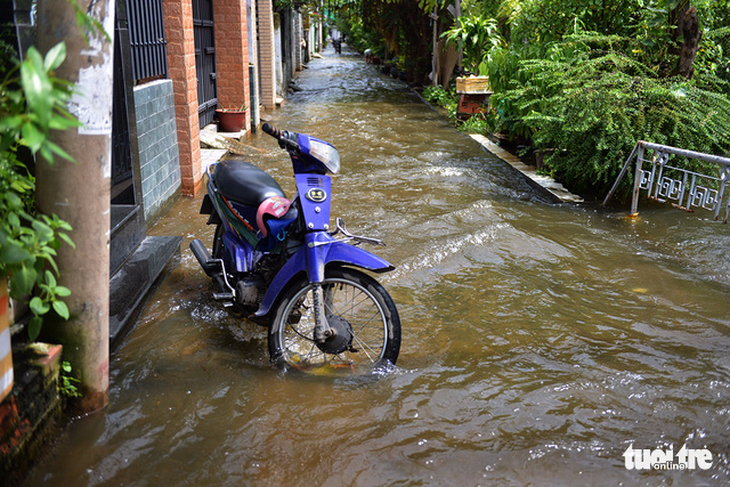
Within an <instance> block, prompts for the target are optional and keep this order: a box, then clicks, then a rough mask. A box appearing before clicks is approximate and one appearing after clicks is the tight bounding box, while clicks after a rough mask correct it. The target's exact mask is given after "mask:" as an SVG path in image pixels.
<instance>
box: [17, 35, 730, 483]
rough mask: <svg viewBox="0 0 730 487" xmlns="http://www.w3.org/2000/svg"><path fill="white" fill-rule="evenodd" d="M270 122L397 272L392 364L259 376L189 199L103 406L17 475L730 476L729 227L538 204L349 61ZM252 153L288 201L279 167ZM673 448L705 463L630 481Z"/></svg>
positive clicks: (408, 100)
mask: <svg viewBox="0 0 730 487" xmlns="http://www.w3.org/2000/svg"><path fill="white" fill-rule="evenodd" d="M270 123H272V124H273V125H275V126H277V127H279V128H281V129H288V130H292V131H296V132H305V133H308V134H311V135H313V136H315V137H318V138H321V139H324V140H326V141H328V142H330V143H332V144H333V145H334V146H335V147H336V148H337V149H338V150H339V152H340V155H341V158H342V169H341V171H340V174H339V175H338V176H337V177H335V178H334V179H333V184H332V193H333V211H332V213H333V217H334V216H341V217H342V218H343V219H344V221H345V222H346V223H347V226H348V228H349V229H350V230H351V231H352V232H353V233H357V234H361V235H368V236H372V237H377V238H380V239H382V240H384V241H385V242H386V243H387V246H386V247H382V248H377V249H369V250H373V251H374V252H376V253H377V254H378V255H380V256H382V257H383V258H385V259H386V260H388V261H389V262H391V263H393V264H394V265H395V266H396V270H395V271H393V272H391V273H388V274H384V275H380V276H378V279H379V280H380V282H381V283H382V284H383V285H384V286H385V287H386V288H387V289H388V291H389V292H390V294H391V295H392V297H393V299H394V300H395V302H396V304H397V306H398V309H399V312H400V317H401V322H402V330H403V337H402V345H401V352H400V357H399V359H398V363H397V366H396V367H395V370H393V371H392V372H390V373H388V374H385V375H377V376H373V377H348V376H337V377H303V376H302V375H298V374H282V373H280V372H279V371H277V370H275V369H274V368H273V367H272V366H271V365H270V364H269V357H268V352H267V345H266V329H265V328H263V327H261V326H258V325H255V324H253V323H249V322H246V321H241V320H237V319H234V318H233V317H231V316H229V315H228V314H227V313H226V312H225V311H224V310H223V309H222V308H221V307H220V306H219V305H218V304H217V303H216V302H214V301H213V299H212V297H211V296H210V293H211V290H212V285H211V283H210V281H209V279H208V278H207V277H206V276H205V274H204V273H203V272H202V271H201V269H200V266H199V265H198V263H197V262H196V261H195V258H194V257H193V255H192V254H191V252H190V251H189V250H188V248H187V246H188V243H189V241H190V240H191V239H192V238H200V239H201V240H202V241H203V242H204V243H205V244H206V245H210V243H211V240H212V238H213V230H214V228H213V227H208V226H206V219H207V217H205V216H202V215H199V214H198V210H199V207H200V202H201V200H202V195H200V196H199V197H196V198H194V199H188V198H184V199H181V200H179V202H178V203H177V204H176V205H175V206H174V207H172V208H171V209H170V210H169V212H168V213H167V214H166V216H165V217H163V218H162V220H161V221H160V223H159V224H158V225H157V226H156V227H155V228H153V229H152V231H151V233H153V234H157V235H182V236H183V237H184V242H183V244H182V247H181V255H180V258H179V259H178V260H177V261H176V262H174V263H173V264H174V265H170V266H169V272H168V273H167V274H166V277H165V278H164V280H163V281H162V282H160V283H159V284H158V285H157V286H156V288H155V289H154V290H153V292H152V293H151V294H150V296H149V300H148V302H147V304H146V306H145V308H144V309H143V310H142V313H141V315H140V317H139V319H138V322H137V325H136V328H135V329H134V330H133V331H132V332H131V333H130V335H129V336H128V337H127V338H126V340H125V341H124V343H123V344H122V345H121V346H120V348H119V349H118V350H117V352H116V353H115V355H114V356H113V357H112V363H111V372H110V373H111V387H110V401H111V404H110V406H109V407H108V408H107V409H106V410H105V411H104V412H103V413H100V414H97V415H95V416H92V417H89V418H85V419H82V420H77V421H76V422H74V423H73V424H72V426H71V427H70V429H69V430H68V432H67V433H66V434H64V436H63V437H62V438H61V440H60V441H59V443H58V446H57V449H56V451H55V453H54V454H53V456H52V457H51V458H49V459H47V460H46V461H45V462H44V463H43V464H41V465H39V467H38V468H37V469H36V470H35V471H34V472H33V473H32V475H31V477H30V478H29V479H28V481H27V485H33V486H36V485H53V486H65V485H69V486H70V485H74V486H79V485H84V486H102V485H104V486H106V485H125V486H161V485H220V486H238V485H261V486H264V485H307V486H309V485H312V486H315V485H324V486H341V485H358V486H376V485H378V486H380V485H383V486H385V485H469V486H474V485H515V486H517V485H690V484H695V485H696V484H703V485H714V484H723V483H727V482H728V477H729V476H730V462H729V460H728V453H730V354H729V353H728V351H729V350H730V302H729V301H728V293H729V292H730V257H728V255H727V251H726V249H727V248H728V246H730V226H728V225H723V224H719V223H715V222H713V221H711V215H710V214H709V213H708V214H707V215H705V214H702V213H697V214H694V215H689V214H685V213H683V212H680V211H676V210H673V209H671V208H670V207H668V206H667V207H661V208H657V207H652V208H648V207H647V206H646V205H644V208H642V211H641V216H640V218H639V219H638V220H637V221H635V222H632V221H629V220H627V219H625V218H624V216H625V212H624V211H623V210H624V209H616V210H614V211H606V210H603V209H600V208H598V207H596V206H592V205H590V204H585V205H551V204H548V203H547V202H546V201H544V200H543V199H542V198H541V196H540V195H539V194H537V193H535V192H534V191H533V190H532V189H531V187H530V186H529V185H527V184H526V183H525V182H524V181H523V180H522V179H521V177H520V176H518V175H516V174H515V172H514V171H513V170H512V169H511V168H510V167H509V166H508V165H507V164H505V163H504V162H502V161H500V160H499V159H497V158H496V157H493V156H491V155H490V154H489V153H487V152H485V151H484V150H483V149H481V147H480V146H479V144H477V143H476V142H474V141H473V140H472V139H471V138H469V137H468V136H467V135H465V134H462V133H460V132H458V131H456V130H455V129H454V128H453V127H452V126H451V125H450V124H449V123H448V121H447V120H445V119H444V118H443V117H442V116H441V115H439V114H438V113H437V112H435V111H434V110H432V109H431V108H430V107H429V106H428V105H426V104H424V103H423V102H422V100H421V99H420V98H419V97H418V95H416V94H415V93H414V92H413V91H412V90H411V89H410V88H408V87H407V85H406V84H404V83H402V82H400V81H398V80H394V79H392V78H390V77H388V76H385V75H383V74H381V73H380V72H379V71H378V69H377V68H376V67H375V66H371V65H368V64H366V63H365V62H364V60H363V59H362V57H360V56H357V55H355V54H354V53H353V52H352V51H349V50H347V49H344V50H343V54H342V55H335V53H334V51H333V50H332V49H331V48H329V49H328V50H327V51H325V53H324V57H323V58H322V59H315V60H313V61H312V62H311V63H309V65H308V68H307V69H305V70H304V71H303V72H302V73H301V74H300V75H299V77H298V78H297V79H296V90H295V91H294V92H293V94H292V95H291V96H290V97H289V99H288V100H287V102H286V103H285V105H284V106H283V107H282V108H281V109H280V110H277V111H276V112H274V113H273V115H272V120H271V121H270ZM247 143H249V144H250V146H251V151H250V155H249V156H247V158H246V159H247V160H249V161H250V162H252V163H254V164H256V165H257V166H259V167H261V168H262V169H265V170H266V171H268V172H269V173H270V174H271V175H272V176H274V177H275V178H276V179H277V180H278V181H279V182H280V184H281V186H282V187H283V188H284V190H285V191H286V192H287V194H288V195H291V194H292V193H293V191H294V178H293V176H292V172H291V163H290V161H289V159H288V157H287V155H286V153H285V152H284V151H282V150H281V149H279V147H278V146H277V144H276V142H275V141H274V140H273V139H272V138H270V137H268V136H267V135H265V134H263V133H259V134H254V135H253V136H252V137H251V139H250V140H249V141H248V142H247ZM630 445H633V448H636V449H651V450H654V449H657V448H659V449H661V450H668V449H669V448H670V447H672V448H673V451H674V452H675V453H676V452H678V451H679V450H680V448H681V447H682V446H683V445H686V447H687V448H691V449H707V450H709V451H710V452H711V453H712V466H711V467H710V468H709V469H708V470H704V469H701V468H694V469H684V470H675V471H651V470H645V471H640V470H636V469H631V470H629V469H627V468H626V463H625V458H624V453H625V452H626V450H627V448H628V447H629V446H630Z"/></svg>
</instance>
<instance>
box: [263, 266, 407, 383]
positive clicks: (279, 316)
mask: <svg viewBox="0 0 730 487" xmlns="http://www.w3.org/2000/svg"><path fill="white" fill-rule="evenodd" d="M322 287H323V289H324V299H325V312H326V315H327V320H328V322H329V323H330V326H332V327H333V328H334V329H336V330H337V337H335V339H336V340H337V344H334V343H327V342H325V343H324V344H318V343H317V342H316V341H315V340H314V307H313V304H312V302H313V292H312V289H313V285H312V284H310V283H309V282H308V281H307V279H306V278H303V279H300V280H299V281H297V282H296V283H295V284H294V285H292V286H290V287H289V289H288V290H287V291H285V295H284V296H283V297H282V299H281V301H280V302H279V306H278V308H277V311H276V314H275V317H274V320H273V321H272V323H271V328H270V330H269V354H270V356H271V361H272V362H273V363H274V364H275V365H277V366H278V367H280V368H283V369H296V370H302V371H306V372H320V371H325V372H326V371H327V370H328V369H333V370H335V369H345V370H350V371H358V372H359V371H362V370H363V369H367V368H375V367H378V366H381V365H385V364H387V363H390V364H395V362H396V360H397V359H398V352H399V351H400V339H401V329H400V318H399V317H398V310H397V309H396V307H395V303H394V302H393V299H392V298H391V297H390V295H389V294H388V292H387V291H386V290H385V288H383V286H381V285H380V284H379V283H378V282H377V281H376V280H375V279H373V278H372V277H370V276H368V275H367V274H365V273H363V272H360V271H358V270H354V269H348V268H332V269H327V271H326V276H325V279H324V281H323V283H322ZM343 340H344V341H343ZM328 341H329V340H328ZM342 349H344V350H342ZM340 350H342V351H340Z"/></svg>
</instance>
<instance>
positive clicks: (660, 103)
mask: <svg viewBox="0 0 730 487" xmlns="http://www.w3.org/2000/svg"><path fill="white" fill-rule="evenodd" d="M576 42H578V40H577V39H576V38H571V39H568V40H567V41H566V42H565V45H566V46H567V45H568V44H571V43H573V45H575V43H576ZM569 49H570V52H572V54H573V55H572V56H565V57H563V58H559V59H555V60H545V59H539V60H531V61H524V62H522V63H521V67H520V70H519V72H520V73H521V74H522V76H521V79H523V80H525V81H524V82H522V83H519V84H515V86H514V87H513V89H511V90H508V91H506V92H503V93H501V94H500V95H498V96H497V97H496V99H495V102H496V103H497V104H498V106H499V105H500V104H502V105H506V106H510V107H512V110H510V112H509V113H510V114H511V115H510V116H505V117H503V118H502V120H500V121H499V123H502V124H509V123H512V124H513V126H511V127H502V128H503V129H505V130H507V131H512V132H514V131H519V130H520V129H521V130H523V132H524V133H523V134H522V135H524V136H528V137H529V139H530V140H531V143H532V145H533V148H534V150H536V151H537V152H544V153H545V154H546V158H545V163H546V168H547V170H548V171H549V172H550V173H551V174H552V175H553V176H555V177H557V178H558V179H560V180H562V181H564V182H566V183H567V184H568V185H569V187H571V189H574V190H575V191H583V192H588V193H598V194H601V193H604V192H605V190H606V189H607V188H608V187H609V186H610V185H611V184H612V183H613V181H614V180H615V178H616V175H617V173H618V170H619V169H620V166H621V164H622V163H623V162H624V159H625V158H626V156H627V154H629V153H630V152H631V150H632V148H633V146H634V145H635V144H636V142H637V141H638V140H647V141H650V142H656V143H660V144H666V145H672V146H677V147H682V148H685V149H691V150H695V151H698V152H706V153H711V154H724V153H727V152H728V151H729V150H730V133H728V131H727V128H728V127H730V99H728V97H727V96H725V95H723V94H721V93H715V92H712V91H708V90H705V89H702V88H699V87H697V86H696V85H695V84H693V83H691V82H688V81H687V80H686V79H662V78H659V77H657V76H656V75H655V74H654V73H653V71H652V70H651V69H649V68H647V67H646V66H644V65H643V64H641V63H640V62H637V61H636V60H635V59H633V58H630V57H628V56H626V55H624V54H622V53H620V52H614V51H598V50H591V49H588V50H585V51H583V52H582V53H581V51H580V50H575V49H573V46H570V48H569ZM576 53H580V54H576ZM514 114H517V115H514ZM516 124H520V125H521V126H520V128H519V129H516V128H515V125H516ZM498 128H499V127H498ZM629 184H630V181H629V180H627V181H626V186H625V187H624V190H626V189H628V187H629Z"/></svg>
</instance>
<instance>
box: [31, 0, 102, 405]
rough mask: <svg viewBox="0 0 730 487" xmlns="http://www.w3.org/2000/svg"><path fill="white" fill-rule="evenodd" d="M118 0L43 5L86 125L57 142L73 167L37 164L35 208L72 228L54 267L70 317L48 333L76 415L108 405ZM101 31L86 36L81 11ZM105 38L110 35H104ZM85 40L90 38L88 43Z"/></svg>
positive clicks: (43, 19) (44, 0)
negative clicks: (72, 390) (67, 369)
mask: <svg viewBox="0 0 730 487" xmlns="http://www.w3.org/2000/svg"><path fill="white" fill-rule="evenodd" d="M114 5H115V4H114V0H76V1H75V2H70V1H69V0H39V1H38V47H39V50H40V51H41V52H43V53H45V52H47V51H48V49H50V48H51V47H52V46H54V45H56V44H57V43H59V42H61V41H64V42H65V43H66V49H67V56H66V61H65V62H64V63H63V65H62V66H61V67H60V68H59V69H58V70H57V71H56V75H57V77H59V78H62V79H65V80H67V81H69V82H71V83H73V84H74V85H75V92H76V93H75V94H74V96H73V97H72V99H71V101H70V102H69V103H68V109H69V111H70V112H71V113H73V114H74V115H76V116H77V117H78V118H79V120H81V122H82V123H84V126H83V127H79V128H78V129H69V130H65V131H56V132H54V134H53V140H54V142H55V143H56V144H58V145H59V146H61V147H62V148H63V149H64V150H66V151H67V152H68V153H69V154H70V155H71V156H72V157H73V158H74V159H76V162H75V163H70V162H68V161H64V160H60V159H58V158H57V159H56V162H55V163H54V164H48V163H47V162H46V161H45V160H43V159H42V158H39V159H38V164H37V167H36V176H37V196H36V205H37V207H38V210H39V211H41V212H43V213H46V214H52V213H55V214H57V215H58V216H59V217H60V218H62V219H63V220H66V221H67V222H69V223H70V224H71V226H72V227H73V231H72V232H71V233H70V236H71V238H72V239H73V241H74V243H75V244H76V249H75V250H74V249H72V248H71V247H69V246H67V245H64V246H62V247H61V248H60V249H59V251H58V256H57V257H56V263H57V264H58V267H59V271H60V278H59V284H61V285H64V286H66V287H68V288H69V289H70V290H71V293H72V294H71V296H70V297H69V298H66V299H65V301H66V304H67V305H68V308H69V311H70V314H71V318H70V319H69V320H68V321H66V322H59V323H52V324H51V325H52V326H48V325H45V327H44V330H43V334H44V336H45V337H48V338H50V339H53V340H54V341H57V342H59V343H61V344H62V345H63V354H64V359H65V360H68V361H69V362H70V363H71V366H72V367H73V375H75V376H77V377H78V378H79V379H80V380H81V388H80V389H81V391H82V394H83V396H82V397H81V399H80V400H79V402H78V404H77V405H78V407H79V408H80V411H79V413H81V414H88V413H91V412H94V411H97V410H99V409H102V408H103V407H105V406H106V405H107V404H108V402H109V395H108V390H109V239H110V199H111V194H110V192H111V147H112V143H111V134H112V98H113V94H112V86H113V83H112V80H113V68H114V49H113V41H112V40H113V38H114ZM75 6H77V7H78V8H80V9H81V11H83V12H84V13H86V14H87V15H88V16H89V17H91V18H92V19H94V20H95V21H97V22H98V23H99V24H101V26H103V28H104V30H105V31H106V33H104V32H100V31H98V29H94V30H91V31H88V32H86V33H85V34H86V37H85V36H84V32H82V28H81V27H80V26H79V25H78V23H77V17H76V8H75ZM107 35H108V36H109V37H107ZM87 37H88V40H87Z"/></svg>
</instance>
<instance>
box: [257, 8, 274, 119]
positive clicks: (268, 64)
mask: <svg viewBox="0 0 730 487" xmlns="http://www.w3.org/2000/svg"><path fill="white" fill-rule="evenodd" d="M256 8H257V10H258V27H259V77H260V79H261V104H262V105H263V106H264V107H266V108H267V109H269V110H273V109H275V108H276V64H275V63H276V52H275V40H274V11H273V7H272V5H271V0H257V2H256Z"/></svg>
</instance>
